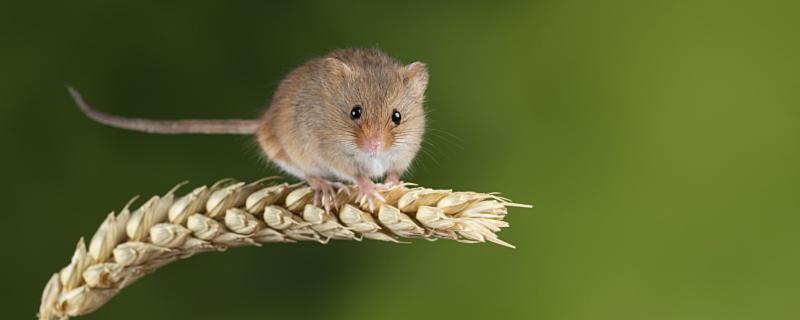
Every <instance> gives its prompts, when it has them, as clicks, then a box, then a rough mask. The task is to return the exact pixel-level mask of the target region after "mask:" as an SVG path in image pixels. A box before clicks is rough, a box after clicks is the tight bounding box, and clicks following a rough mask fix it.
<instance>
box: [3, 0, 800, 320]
mask: <svg viewBox="0 0 800 320" xmlns="http://www.w3.org/2000/svg"><path fill="white" fill-rule="evenodd" d="M2 7H3V8H2V9H0V34H2V36H0V40H2V43H0V48H1V49H2V50H1V51H2V52H0V73H1V75H0V106H1V107H0V108H2V116H0V123H1V124H2V127H0V130H2V131H0V142H2V150H3V152H2V153H3V155H2V157H1V159H2V160H0V161H2V168H3V171H4V174H3V177H4V180H5V181H6V182H5V187H4V188H3V191H2V207H3V214H2V215H0V219H2V223H3V229H4V231H3V232H0V237H2V239H0V240H2V243H3V244H4V250H3V252H4V253H3V255H2V261H3V262H2V263H0V270H1V271H2V272H0V274H2V277H3V278H2V283H3V285H2V287H3V296H4V298H3V299H2V301H3V311H2V316H0V317H2V318H4V319H30V318H32V317H33V315H34V313H35V312H36V310H37V307H38V304H39V297H40V294H41V291H42V288H43V286H44V284H45V282H46V280H47V279H48V277H49V276H50V275H51V274H52V273H53V272H55V271H57V270H58V269H59V268H61V267H62V266H64V265H65V264H66V263H67V262H68V260H69V257H70V254H71V251H72V250H73V248H74V245H75V242H76V241H77V240H78V238H79V237H80V236H91V234H92V233H93V232H94V230H95V228H96V227H97V225H98V224H99V223H100V222H101V220H102V219H103V218H104V217H105V215H106V214H107V213H108V212H109V211H111V210H118V209H119V208H120V207H121V206H122V205H123V204H124V203H125V202H126V201H127V200H128V199H129V197H130V196H132V195H134V194H143V195H151V194H158V193H162V192H164V191H165V190H167V189H169V188H170V187H172V186H173V185H174V184H175V183H176V182H179V181H181V180H184V179H190V180H191V181H192V182H193V185H199V184H205V183H211V182H213V181H215V180H216V179H219V178H223V177H236V178H239V179H250V180H252V179H255V178H259V177H262V176H267V175H272V174H275V173H276V172H275V171H272V170H269V169H265V166H264V164H263V163H262V161H261V160H260V159H259V156H258V153H257V151H256V150H257V148H256V147H255V146H254V144H253V143H252V142H251V140H250V139H248V138H241V137H225V136H156V135H147V134H140V133H133V132H128V131H122V130H116V129H111V128H107V127H103V126H101V125H98V124H96V123H93V122H91V121H89V120H88V119H86V118H85V117H84V116H82V115H81V114H80V113H79V112H78V110H77V109H76V108H75V107H74V105H73V104H72V102H71V101H70V99H69V97H68V95H67V92H66V90H65V89H64V85H65V84H71V85H74V86H75V87H76V88H78V89H80V90H81V91H82V92H83V94H84V95H85V96H86V97H87V99H88V100H89V101H90V102H91V103H93V104H94V105H95V106H96V107H98V108H99V109H102V110H106V111H110V112H114V113H118V114H123V115H128V116H146V117H153V118H181V117H206V118H222V117H251V116H252V117H255V116H257V115H258V114H259V112H260V110H261V109H262V107H263V106H264V105H265V103H266V102H267V101H268V100H269V98H270V96H271V93H272V91H273V90H274V89H275V87H276V84H277V82H278V81H279V80H280V79H281V78H282V76H283V75H285V74H286V73H287V72H288V71H290V70H291V69H292V68H293V67H295V66H297V65H299V64H301V63H302V62H303V61H305V60H307V59H309V58H312V57H315V56H318V55H321V54H324V53H325V52H327V51H329V50H332V49H335V48H339V47H347V46H366V47H373V46H377V47H379V48H381V49H383V50H385V51H387V52H388V53H390V54H392V55H394V56H396V57H397V58H399V59H400V60H402V61H404V62H412V61H415V60H421V61H424V62H426V63H427V64H428V66H429V69H430V72H431V83H430V88H429V91H428V97H429V98H428V104H427V106H428V108H429V109H430V110H432V113H431V115H430V119H431V121H430V127H431V128H432V131H431V134H430V135H429V136H428V141H429V142H430V144H429V145H428V146H427V147H426V154H423V155H421V156H420V157H419V158H418V163H417V167H416V169H415V171H414V172H413V175H411V176H410V177H408V179H409V180H413V181H415V182H418V183H420V184H423V185H426V186H432V187H452V188H457V189H462V190H479V191H502V192H503V193H504V194H505V195H507V196H509V197H511V198H512V199H514V200H517V201H519V202H525V203H534V204H535V208H534V209H532V210H524V209H519V210H512V212H511V214H510V216H509V218H508V219H509V220H510V222H511V224H512V227H511V228H510V229H508V230H505V231H503V232H502V234H501V235H502V237H503V238H504V239H505V240H507V241H509V242H511V243H513V244H515V245H517V247H518V249H516V250H510V249H506V248H503V247H500V246H495V245H463V244H457V243H453V242H446V241H439V242H435V243H427V242H416V243H414V244H412V245H395V244H387V243H378V242H364V243H349V242H336V243H332V244H329V245H325V246H322V245H318V244H311V243H300V244H287V245H270V246H266V247H264V248H242V249H236V250H231V251H229V252H226V253H217V254H203V255H199V256H196V257H193V258H192V259H189V260H184V261H181V262H178V263H175V264H173V265H171V266H169V267H167V268H164V269H162V270H160V271H158V272H156V273H155V274H153V275H151V276H148V277H146V278H144V279H143V280H142V281H140V282H138V283H136V284H135V285H134V286H132V287H131V288H128V289H126V290H125V291H123V292H122V294H121V295H119V296H118V297H116V298H115V299H113V300H112V301H111V302H110V303H108V304H107V305H106V306H105V307H103V308H101V309H100V310H99V311H97V312H96V313H94V314H92V315H90V316H87V317H85V318H84V319H143V318H147V319H190V318H193V319H223V318H224V319H417V318H421V319H447V318H452V319H512V318H518V319H522V318H525V319H797V318H798V317H800V304H798V303H797V300H798V298H799V297H800V292H798V291H799V290H798V288H800V275H798V270H800V269H798V268H799V267H800V253H798V251H797V244H798V240H800V239H798V238H799V237H798V232H797V227H798V222H800V218H799V217H798V213H799V212H800V211H799V210H798V208H800V203H798V202H800V201H799V199H800V197H798V191H800V188H798V185H797V181H798V178H800V175H799V173H800V172H798V160H800V149H799V147H800V145H798V141H799V140H798V138H799V137H800V125H798V123H799V122H798V120H800V119H799V118H800V111H799V110H798V101H799V100H798V84H800V81H798V74H800V63H798V57H800V34H799V33H798V30H800V22H799V21H800V6H799V5H798V2H796V1H785V2H782V3H781V2H769V1H751V2H732V1H692V2H680V3H679V2H677V1H661V2H649V1H520V2H491V3H490V2H477V1H467V2H458V3H451V4H445V3H444V2H437V3H435V4H434V3H432V2H430V1H394V2H385V3H380V4H378V3H374V2H372V1H356V2H351V1H338V2H333V1H313V2H306V1H302V2H299V1H298V2H291V3H289V2H280V3H278V2H275V3H266V2H264V3H260V2H255V1H236V2H222V1H215V2H211V1H209V2H206V1H187V2H184V3H169V4H167V3H162V2H161V1H114V2H113V3H108V2H102V1H90V2H75V1H69V2H64V1H62V2H50V3H33V2H23V1H17V2H8V1H6V2H4V3H3V5H2Z"/></svg>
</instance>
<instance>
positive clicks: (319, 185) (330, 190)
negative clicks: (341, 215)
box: [306, 177, 340, 213]
mask: <svg viewBox="0 0 800 320" xmlns="http://www.w3.org/2000/svg"><path fill="white" fill-rule="evenodd" d="M306 180H307V181H308V185H309V186H311V188H312V189H314V202H313V203H314V206H317V207H320V206H321V207H323V208H324V209H325V212H326V213H330V212H331V207H334V208H335V209H337V210H338V207H339V205H338V202H337V201H336V189H334V186H335V185H340V183H338V182H331V181H328V180H325V179H322V178H316V177H309V178H307V179H306Z"/></svg>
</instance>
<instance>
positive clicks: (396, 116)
mask: <svg viewBox="0 0 800 320" xmlns="http://www.w3.org/2000/svg"><path fill="white" fill-rule="evenodd" d="M392 122H394V124H400V111H397V110H394V111H393V112H392Z"/></svg>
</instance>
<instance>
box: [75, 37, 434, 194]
mask: <svg viewBox="0 0 800 320" xmlns="http://www.w3.org/2000/svg"><path fill="white" fill-rule="evenodd" d="M427 85H428V71H427V68H426V67H425V64H423V63H421V62H414V63H411V64H408V65H403V64H400V63H399V62H398V61H397V60H395V59H393V58H391V57H389V56H388V55H386V54H385V53H383V52H381V51H379V50H377V49H360V48H351V49H339V50H336V51H333V52H331V53H329V54H327V55H325V56H323V57H321V58H316V59H312V60H310V61H308V62H306V63H305V64H303V65H302V66H300V67H298V68H297V69H294V70H293V71H292V72H290V73H289V75H287V76H286V78H284V79H283V81H281V83H280V85H279V86H278V89H277V91H276V92H275V94H274V95H273V97H272V102H271V103H270V106H269V107H268V108H267V109H266V111H265V112H264V114H263V116H261V119H260V120H240V119H229V120H198V119H189V120H173V121H165V120H152V119H139V118H126V117H120V116H115V115H111V114H106V113H103V112H100V111H97V110H94V109H92V107H90V106H89V105H88V104H86V102H84V100H83V99H82V98H81V96H80V94H79V93H78V92H77V91H76V90H74V89H72V88H68V89H69V91H70V94H71V95H72V97H73V99H74V100H75V102H76V104H77V105H78V107H80V109H81V110H82V111H83V112H84V113H85V114H86V115H87V116H88V117H89V118H91V119H94V120H95V121H97V122H100V123H102V124H105V125H109V126H113V127H118V128H123V129H129V130H136V131H144V132H149V133H159V134H190V133H196V134H254V135H255V137H256V139H257V141H258V144H259V145H260V146H261V149H262V150H263V153H264V154H265V155H266V156H267V157H268V158H269V159H270V160H271V161H272V162H273V163H275V164H276V165H278V166H279V167H280V168H281V169H283V170H284V171H286V172H287V173H289V174H291V175H294V176H296V177H298V178H300V179H305V180H306V181H307V182H308V184H309V185H310V186H311V187H312V188H314V190H315V191H316V197H315V199H317V200H318V201H321V202H322V204H323V205H324V207H325V208H326V210H329V209H330V206H331V204H332V203H333V199H334V196H335V190H334V187H335V186H337V185H339V184H340V182H347V183H354V184H356V185H357V186H358V190H359V195H358V196H359V198H360V199H361V200H365V201H367V202H368V203H369V204H370V207H371V209H373V208H372V203H373V202H372V201H373V199H382V198H381V195H380V194H379V193H378V188H379V185H377V184H375V183H374V182H373V181H372V179H375V178H380V177H384V176H385V184H386V185H393V184H397V183H399V181H400V176H401V175H402V174H403V173H404V172H405V171H406V170H407V169H408V167H409V166H410V164H411V161H412V160H413V159H414V157H415V156H416V154H417V151H419V149H420V144H421V142H422V137H423V134H424V132H425V110H424V108H423V100H424V96H425V89H426V87H427Z"/></svg>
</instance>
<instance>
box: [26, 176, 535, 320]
mask: <svg viewBox="0 0 800 320" xmlns="http://www.w3.org/2000/svg"><path fill="white" fill-rule="evenodd" d="M266 180H269V179H262V180H259V181H256V182H253V183H250V184H245V183H244V182H235V181H233V180H223V181H220V182H217V183H216V184H214V185H212V186H211V187H206V186H202V187H199V188H196V189H194V190H192V191H191V192H190V193H188V194H186V195H184V196H182V197H180V198H177V199H176V198H175V195H174V192H175V191H176V190H177V189H178V187H180V186H182V185H183V184H185V183H181V184H179V185H178V186H176V187H175V188H173V189H172V190H170V191H169V192H167V194H166V195H164V196H161V197H159V196H154V197H152V198H150V199H149V200H148V201H147V202H145V203H144V204H143V205H142V206H141V207H139V208H138V209H136V210H134V211H133V212H131V211H130V210H129V209H128V207H129V206H130V205H131V203H132V202H133V200H131V201H130V202H129V203H128V204H127V205H125V207H124V208H123V209H122V211H121V212H120V213H119V214H116V215H115V214H114V213H113V212H112V213H110V214H109V215H108V216H107V217H106V219H105V220H104V221H103V223H102V224H100V227H99V228H98V230H97V232H95V234H94V236H93V237H92V239H91V241H89V246H88V248H87V247H86V244H85V242H84V240H83V238H81V239H80V240H79V241H78V245H77V248H76V249H75V253H74V254H73V255H72V261H71V262H70V263H69V264H68V265H67V266H66V267H64V268H63V269H61V271H60V272H58V273H56V274H54V275H53V276H52V277H51V278H50V281H49V282H48V283H47V286H46V287H45V289H44V292H43V294H42V302H41V305H40V307H39V319H43V320H53V319H67V318H68V317H71V316H78V315H83V314H87V313H90V312H92V311H94V310H96V309H97V308H99V307H100V306H102V305H103V304H104V303H105V302H106V301H108V300H109V299H111V297H113V296H114V295H116V294H117V293H118V292H119V291H120V290H121V289H122V288H125V287H126V286H128V285H130V284H131V283H133V282H134V281H136V280H137V279H139V278H140V277H142V276H144V275H146V274H148V273H150V272H152V271H155V270H156V269H158V268H159V267H161V266H163V265H166V264H168V263H170V262H172V261H175V260H178V259H182V258H188V257H190V256H192V255H193V254H195V253H198V252H205V251H222V250H225V249H227V248H231V247H237V246H244V245H256V246H258V245H261V244H262V243H269V242H295V241H317V242H320V243H327V242H328V241H329V240H330V239H342V240H358V241H360V240H361V239H363V238H367V239H373V240H383V241H392V242H400V239H401V238H422V239H429V240H434V239H452V240H456V241H459V242H466V243H475V242H486V241H489V242H494V243H497V244H500V245H503V246H507V247H512V248H513V246H512V245H510V244H508V243H506V242H504V241H502V240H500V239H499V238H498V237H497V235H496V232H498V231H499V230H500V228H502V227H507V226H508V223H507V222H505V221H503V218H504V217H505V215H506V209H507V208H508V207H513V206H518V207H529V206H526V205H519V204H515V203H512V202H510V201H509V200H508V199H505V198H502V197H499V196H497V195H495V194H484V193H474V192H453V191H451V190H433V189H427V188H419V187H413V186H412V185H410V184H407V185H402V186H396V187H393V188H391V189H388V190H385V191H383V192H382V195H383V197H384V198H385V200H386V202H385V203H379V204H378V206H377V208H378V209H377V210H375V212H371V211H370V210H369V209H368V206H367V205H366V204H364V203H359V202H357V201H355V199H354V198H355V195H356V193H357V191H358V190H357V189H355V187H345V188H342V189H340V190H339V191H338V194H337V195H338V198H337V201H338V203H337V204H338V205H337V207H338V208H341V209H340V210H333V211H332V212H330V213H328V212H325V210H323V209H321V208H320V207H318V206H315V205H314V204H313V203H312V202H313V199H312V198H313V191H312V190H311V189H310V188H308V187H307V186H305V185H303V184H292V185H290V184H287V183H281V184H274V185H269V186H265V181H266ZM134 200H135V198H134Z"/></svg>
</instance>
